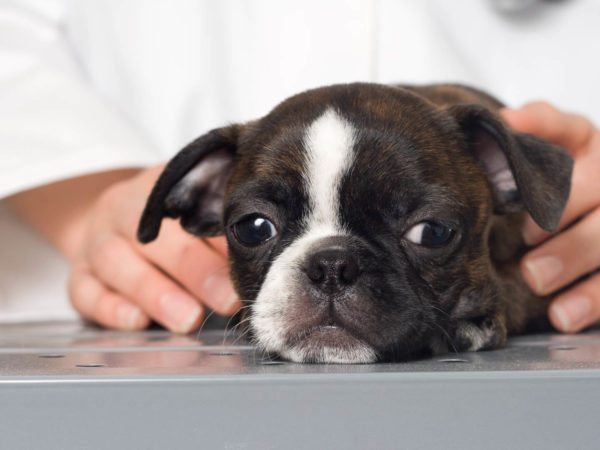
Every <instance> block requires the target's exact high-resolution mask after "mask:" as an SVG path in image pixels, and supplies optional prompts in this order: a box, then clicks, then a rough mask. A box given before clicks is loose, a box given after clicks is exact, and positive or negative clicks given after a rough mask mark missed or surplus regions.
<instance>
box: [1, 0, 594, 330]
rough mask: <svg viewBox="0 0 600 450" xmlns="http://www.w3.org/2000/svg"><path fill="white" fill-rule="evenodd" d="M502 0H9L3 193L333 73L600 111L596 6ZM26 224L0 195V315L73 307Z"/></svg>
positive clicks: (155, 146)
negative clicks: (459, 87) (458, 85)
mask: <svg viewBox="0 0 600 450" xmlns="http://www.w3.org/2000/svg"><path fill="white" fill-rule="evenodd" d="M505 3H518V2H515V1H512V2H511V1H508V0H453V1H448V0H404V1H398V0H303V1H291V0H289V1H285V2H283V1H277V0H262V1H259V0H254V1H251V0H219V1H218V2H217V1H211V0H197V1H194V0H177V1H152V2H148V1H143V0H128V1H120V0H103V1H93V0H73V1H52V0H38V1H35V0H29V1H16V0H15V1H7V0H4V1H1V0H0V198H2V197H5V196H7V195H10V194H12V193H15V192H19V191H21V190H24V189H28V188H31V187H34V186H39V185H42V184H45V183H48V182H51V181H56V180H59V179H64V178H68V177H72V176H76V175H82V174H84V173H90V172H97V171H101V170H107V169H113V168H123V167H141V166H146V165H149V164H152V163H155V162H157V161H159V160H164V159H167V158H168V157H170V156H172V155H173V154H174V153H175V152H176V151H177V150H178V149H180V148H181V147H182V146H183V145H184V144H186V143H187V142H188V141H190V140H191V139H193V138H195V137H197V136H198V135H200V134H202V133H204V132H206V131H208V130H209V129H211V128H213V127H216V126H221V125H225V124H227V123H231V122H236V121H246V120H251V119H254V118H257V117H260V116H262V115H264V114H266V113H267V112H268V111H269V110H270V109H271V108H272V107H273V106H275V105H276V104H277V103H278V102H279V101H281V100H283V99H284V98H286V97H287V96H289V95H292V94H294V93H297V92H299V91H302V90H304V89H307V88H310V87H316V86H321V85H326V84H331V83H340V82H350V81H374V82H382V83H402V82H410V83H428V82H436V81H455V82H462V83H467V84H472V85H475V86H478V87H481V88H483V89H485V90H487V91H489V92H490V93H492V94H494V95H496V96H497V97H499V98H500V99H502V100H503V101H505V102H506V103H507V104H509V105H512V106H518V105H520V104H522V103H523V102H526V101H529V100H533V99H544V100H548V101H550V102H552V103H554V104H556V105H557V106H559V107H560V108H563V109H567V110H573V111H577V112H579V113H582V114H584V115H586V116H588V117H590V118H591V119H592V120H594V121H596V122H597V121H598V120H599V119H600V101H599V100H600V95H599V94H598V92H599V91H598V88H597V85H596V83H597V80H598V78H599V77H598V75H599V72H600V70H599V68H600V62H599V60H598V58H597V57H596V56H595V54H596V53H597V51H596V50H597V45H598V42H600V39H599V37H600V36H599V34H600V33H599V32H598V31H597V23H598V20H600V2H597V0H570V1H568V0H565V1H562V2H550V1H543V0H537V1H535V0H531V1H527V2H522V3H523V4H526V3H533V4H534V6H532V7H531V8H529V9H525V10H524V11H521V12H519V11H513V12H512V13H511V12H501V11H500V10H499V9H498V8H497V6H498V5H502V4H505ZM495 6H496V7H495ZM16 220H17V219H16V218H15V217H14V215H13V214H12V213H10V212H9V211H8V210H7V209H6V208H3V207H1V206H0V321H3V320H4V321H10V320H26V319H37V318H41V317H50V316H52V317H53V318H60V317H69V316H72V314H73V312H72V310H70V307H69V305H68V300H67V296H66V277H67V273H68V268H67V266H66V263H65V261H64V260H62V258H61V257H60V256H59V255H57V254H56V252H55V251H54V250H53V249H51V248H50V247H49V246H48V245H47V244H45V243H44V242H43V241H42V240H41V239H40V238H39V237H37V236H35V235H34V233H33V231H32V230H30V229H29V228H28V227H27V226H26V225H24V224H22V223H20V222H18V221H16ZM22 260H26V261H28V262H27V263H23V261H22ZM32 261H35V262H36V264H33V263H32Z"/></svg>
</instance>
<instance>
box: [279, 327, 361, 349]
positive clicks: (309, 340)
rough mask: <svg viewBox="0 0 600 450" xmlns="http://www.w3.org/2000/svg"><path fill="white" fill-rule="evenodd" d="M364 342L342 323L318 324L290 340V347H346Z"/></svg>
mask: <svg viewBox="0 0 600 450" xmlns="http://www.w3.org/2000/svg"><path fill="white" fill-rule="evenodd" d="M356 341H359V342H362V340H361V339H359V338H357V337H355V336H354V334H353V333H351V332H350V331H348V330H347V329H346V328H344V327H342V326H340V325H333V324H331V325H317V326H313V327H310V328H307V329H305V330H303V331H301V332H300V333H298V334H296V335H295V336H293V337H292V338H291V339H289V341H288V345H289V346H290V347H295V346H297V345H301V344H304V345H327V346H330V347H346V346H349V345H352V343H356Z"/></svg>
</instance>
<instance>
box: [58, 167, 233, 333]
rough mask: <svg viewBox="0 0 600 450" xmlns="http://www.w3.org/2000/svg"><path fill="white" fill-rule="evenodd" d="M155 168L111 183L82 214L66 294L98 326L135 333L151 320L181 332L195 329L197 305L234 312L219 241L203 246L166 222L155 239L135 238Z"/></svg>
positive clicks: (156, 172) (198, 317) (198, 319)
mask: <svg viewBox="0 0 600 450" xmlns="http://www.w3.org/2000/svg"><path fill="white" fill-rule="evenodd" d="M162 169H163V167H162V166H158V167H153V168H150V169H147V170H144V171H141V172H139V173H138V174H137V175H136V176H134V177H132V178H130V179H128V180H125V181H121V182H119V183H115V184H113V185H111V186H110V187H109V188H108V189H106V190H105V191H104V192H103V193H102V194H101V195H100V196H99V198H98V199H97V201H96V202H95V204H94V205H93V207H92V208H91V209H90V211H89V212H88V213H87V215H86V217H85V220H84V230H83V233H82V238H81V240H80V245H79V246H78V248H79V250H78V251H77V252H76V253H75V255H74V257H73V258H72V259H73V261H72V272H71V277H70V280H69V294H70V297H71V301H72V303H73V306H74V307H75V309H77V310H78V311H79V313H80V314H81V315H82V316H84V317H86V318H88V319H90V320H92V321H95V322H98V323H99V324H101V325H104V326H107V327H110V328H117V329H122V330H136V329H141V328H144V327H146V326H147V325H148V324H149V323H150V319H153V320H155V321H157V322H158V323H160V324H161V325H163V326H165V327H166V328H168V329H169V330H172V331H175V332H178V333H187V332H189V331H191V330H193V329H194V328H196V327H197V326H198V325H199V324H200V322H201V320H202V318H203V316H204V311H203V308H202V304H204V305H206V306H208V307H210V308H211V309H213V310H214V311H215V312H217V313H220V314H223V315H230V314H233V313H234V312H235V311H237V310H238V309H239V307H240V303H239V300H238V299H237V296H236V295H235V292H234V290H233V286H232V284H231V281H230V279H229V271H228V267H227V246H226V242H225V239H224V238H213V239H207V240H206V241H203V240H201V239H199V238H197V237H194V236H192V235H190V234H188V233H186V232H185V231H184V230H183V229H182V228H181V227H180V225H179V224H178V223H177V222H176V221H174V220H168V219H167V220H164V222H163V225H162V228H161V233H160V235H159V237H158V239H156V240H155V241H154V242H152V243H150V244H147V245H142V244H140V243H139V242H138V241H137V238H136V230H137V225H138V221H139V218H140V215H141V212H142V209H143V208H144V205H145V202H146V199H147V197H148V194H149V192H150V190H151V188H152V186H153V185H154V182H155V181H156V179H157V178H158V176H159V174H160V172H161V171H162Z"/></svg>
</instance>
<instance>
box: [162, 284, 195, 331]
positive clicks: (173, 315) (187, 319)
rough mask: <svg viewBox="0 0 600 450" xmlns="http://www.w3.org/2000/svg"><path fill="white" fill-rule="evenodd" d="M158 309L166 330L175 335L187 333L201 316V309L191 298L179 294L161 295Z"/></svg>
mask: <svg viewBox="0 0 600 450" xmlns="http://www.w3.org/2000/svg"><path fill="white" fill-rule="evenodd" d="M160 307H161V310H162V317H163V319H164V320H165V321H166V322H167V326H168V328H169V329H170V330H171V331H174V332H176V333H184V334H185V333H189V332H190V331H191V328H192V327H193V326H194V324H195V323H196V322H197V321H198V319H199V318H200V315H201V314H202V308H200V305H198V303H197V302H196V301H195V300H194V299H193V298H190V297H188V296H187V295H183V294H180V293H169V294H165V295H163V296H162V298H161V299H160Z"/></svg>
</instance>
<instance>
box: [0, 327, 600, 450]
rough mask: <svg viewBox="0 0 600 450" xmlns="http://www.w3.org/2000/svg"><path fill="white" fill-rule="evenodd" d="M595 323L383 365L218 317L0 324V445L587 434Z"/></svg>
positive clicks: (254, 443)
mask: <svg viewBox="0 0 600 450" xmlns="http://www.w3.org/2000/svg"><path fill="white" fill-rule="evenodd" d="M599 417H600V330H592V331H588V332H585V333H581V334H577V335H560V334H544V335H530V336H521V337H515V338H512V339H510V340H509V342H508V345H507V347H506V348H504V349H502V350H497V351H490V352H480V353H461V354H448V355H445V356H440V357H435V358H430V359H425V360H419V361H412V362H406V363H395V364H368V365H317V364H293V363H288V362H282V361H271V360H268V359H266V358H264V357H263V356H262V355H261V354H259V353H258V352H256V351H255V349H254V348H253V347H252V346H251V345H249V344H248V343H247V342H243V341H242V340H240V339H239V338H238V337H235V336H231V335H228V334H227V333H225V332H224V331H223V330H210V331H208V330H206V331H203V332H201V333H199V334H198V335H191V336H178V335H173V334H170V333H168V332H166V331H162V330H148V331H144V332H139V333H120V332H114V331H108V330H100V329H98V328H94V327H90V326H86V325H83V324H81V323H47V324H15V325H1V326H0V418H1V420H0V449H2V450H3V449H5V448H6V449H11V450H12V449H20V448H23V449H30V448H45V449H54V448H56V449H61V450H64V449H70V448H73V449H81V448H101V449H104V448H106V449H115V448H144V449H146V448H147V449H154V448H156V449H164V448H177V449H180V448H206V449H219V448H224V449H261V450H262V449H270V448H272V449H280V448H282V449H288V448H289V449H321V448H327V449H329V448H334V449H336V448H340V449H352V448H358V449H398V448H411V449H413V448H415V449H428V450H429V449H436V448H443V449H453V448H456V449H469V448H474V449H475V448H477V449H478V448H486V449H511V450H512V449H521V448H523V449H530V448H544V449H554V448H556V449H564V448H569V449H571V448H572V449H583V448H591V449H594V448H599V447H600V431H599V427H598V425H597V423H598V418H599Z"/></svg>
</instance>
